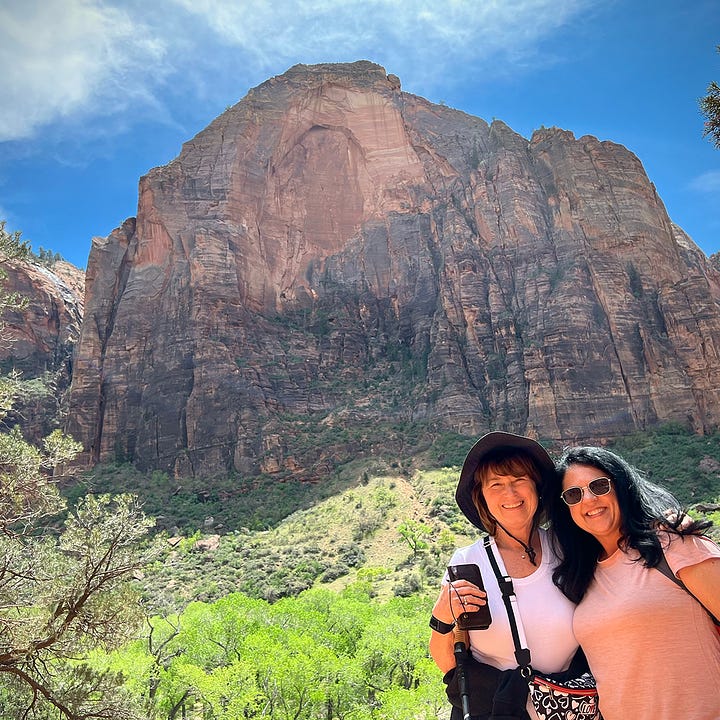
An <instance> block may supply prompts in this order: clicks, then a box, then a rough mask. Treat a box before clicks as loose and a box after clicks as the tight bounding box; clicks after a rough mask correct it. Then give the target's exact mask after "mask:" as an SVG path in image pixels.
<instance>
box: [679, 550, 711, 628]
mask: <svg viewBox="0 0 720 720" xmlns="http://www.w3.org/2000/svg"><path fill="white" fill-rule="evenodd" d="M677 575H678V577H679V578H680V579H681V580H682V581H683V583H684V584H685V587H687V589H688V590H689V591H690V592H691V593H692V594H693V595H694V596H695V597H696V598H697V599H698V600H699V601H700V602H701V603H702V604H703V605H704V606H705V607H706V608H707V609H708V610H709V611H710V612H711V613H712V614H713V615H714V616H715V617H716V618H720V558H709V559H707V560H703V561H702V562H701V563H697V565H689V566H688V567H684V568H683V569H682V570H679V571H678V573H677Z"/></svg>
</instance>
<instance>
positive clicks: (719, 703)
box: [548, 447, 720, 720]
mask: <svg viewBox="0 0 720 720" xmlns="http://www.w3.org/2000/svg"><path fill="white" fill-rule="evenodd" d="M557 469H558V473H559V477H560V481H561V487H558V488H557V491H556V492H554V493H551V497H550V498H549V503H548V504H549V512H550V519H551V522H552V529H553V534H554V537H555V538H556V542H557V543H558V544H559V547H558V553H559V554H560V555H561V556H562V557H563V558H564V559H563V561H562V562H561V563H560V564H559V565H558V566H557V568H556V569H555V571H554V574H553V577H554V579H555V582H556V584H557V585H558V587H559V588H560V589H561V590H562V591H563V593H564V594H565V595H566V597H567V598H569V599H570V600H572V601H573V602H576V603H578V606H577V609H576V611H575V618H574V621H573V627H574V630H575V635H576V636H577V639H578V640H579V641H580V644H581V646H582V648H583V650H584V651H585V655H586V656H587V659H588V662H589V663H590V669H591V670H592V672H593V674H594V675H595V679H596V681H597V687H598V693H599V697H600V711H601V713H602V715H603V718H604V720H627V719H628V718H652V719H653V720H677V718H683V720H718V718H720V635H719V634H718V632H717V631H716V630H715V627H714V625H713V621H712V618H711V616H710V614H709V613H712V614H714V615H715V616H716V617H720V548H719V547H718V546H717V545H715V544H714V543H713V542H712V541H710V540H709V539H708V538H706V537H705V536H704V534H703V533H704V532H705V530H707V528H708V527H709V526H710V525H711V523H710V522H708V521H697V520H692V519H691V518H690V517H689V516H688V515H687V514H686V513H685V511H684V509H683V508H682V506H681V505H680V503H679V502H678V500H677V499H676V498H675V497H674V496H673V495H672V494H671V493H669V492H668V491H667V490H665V489H664V488H661V487H659V486H658V485H655V484H654V483H651V482H649V481H648V480H646V479H645V478H644V477H643V476H642V474H641V473H639V472H638V471H637V470H636V469H635V468H633V467H632V466H631V465H629V464H628V463H627V462H626V461H625V460H623V459H622V458H621V457H619V456H618V455H616V454H615V453H612V452H611V451H609V450H606V449H604V448H599V447H575V448H570V449H567V450H566V451H565V452H564V453H563V455H562V457H561V458H560V460H559V462H558V465H557ZM669 518H670V519H669ZM659 567H664V568H666V572H667V573H672V575H673V576H674V577H675V578H679V580H680V581H681V582H682V584H684V586H685V587H684V588H683V587H682V585H680V584H677V583H676V582H673V580H672V579H671V578H669V577H668V576H667V575H666V574H665V573H664V572H663V571H662V570H660V569H658V568H659ZM693 596H694V597H693ZM701 603H702V604H701ZM703 606H704V607H703Z"/></svg>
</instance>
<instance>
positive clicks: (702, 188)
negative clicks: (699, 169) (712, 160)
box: [690, 170, 720, 194]
mask: <svg viewBox="0 0 720 720" xmlns="http://www.w3.org/2000/svg"><path fill="white" fill-rule="evenodd" d="M690 189H691V190H696V191H697V192H701V193H709V194H715V193H720V170H708V172H704V173H702V175H698V176H697V177H696V178H695V179H694V180H692V182H691V183H690Z"/></svg>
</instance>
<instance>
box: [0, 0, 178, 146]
mask: <svg viewBox="0 0 720 720" xmlns="http://www.w3.org/2000/svg"><path fill="white" fill-rule="evenodd" d="M163 52H164V46H163V41H162V40H161V39H159V38H153V37H151V36H150V35H149V34H148V32H147V30H146V29H145V28H143V27H142V26H141V25H138V24H136V23H134V22H133V21H132V20H131V19H130V16H129V15H128V14H127V13H126V12H125V11H124V10H123V9H121V8H119V7H113V6H110V5H105V4H102V3H101V2H93V0H10V1H9V2H4V3H3V4H2V5H1V6H0V67H2V68H3V71H2V74H1V75H0V95H2V97H3V112H2V114H0V140H13V139H20V138H25V137H29V136H31V135H32V134H33V132H34V131H35V130H36V129H37V128H38V127H39V126H41V125H43V124H45V123H48V122H51V121H53V120H55V119H57V118H62V117H66V116H69V115H71V114H73V113H76V112H77V111H79V110H82V109H86V108H88V107H89V106H92V108H93V112H97V111H98V110H103V111H104V112H106V113H110V112H112V111H114V110H116V109H117V108H118V106H121V107H127V105H128V103H129V102H132V101H133V100H134V99H137V97H138V96H141V97H143V98H144V101H148V99H149V98H148V89H147V86H146V85H144V84H143V83H136V82H135V80H136V78H137V76H138V73H139V72H144V68H146V67H147V66H148V65H149V64H153V65H155V66H156V67H157V64H158V62H159V61H160V60H161V59H162V56H163ZM103 106H104V108H103Z"/></svg>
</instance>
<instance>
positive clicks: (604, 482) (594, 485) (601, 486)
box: [588, 477, 610, 495]
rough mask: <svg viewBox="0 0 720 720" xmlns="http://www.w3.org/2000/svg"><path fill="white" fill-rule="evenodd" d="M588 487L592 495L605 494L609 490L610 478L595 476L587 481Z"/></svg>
mask: <svg viewBox="0 0 720 720" xmlns="http://www.w3.org/2000/svg"><path fill="white" fill-rule="evenodd" d="M588 488H589V489H590V492H591V493H592V494H593V495H607V494H608V493H609V492H610V478H606V477H600V478H595V480H593V481H592V482H590V483H588Z"/></svg>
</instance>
